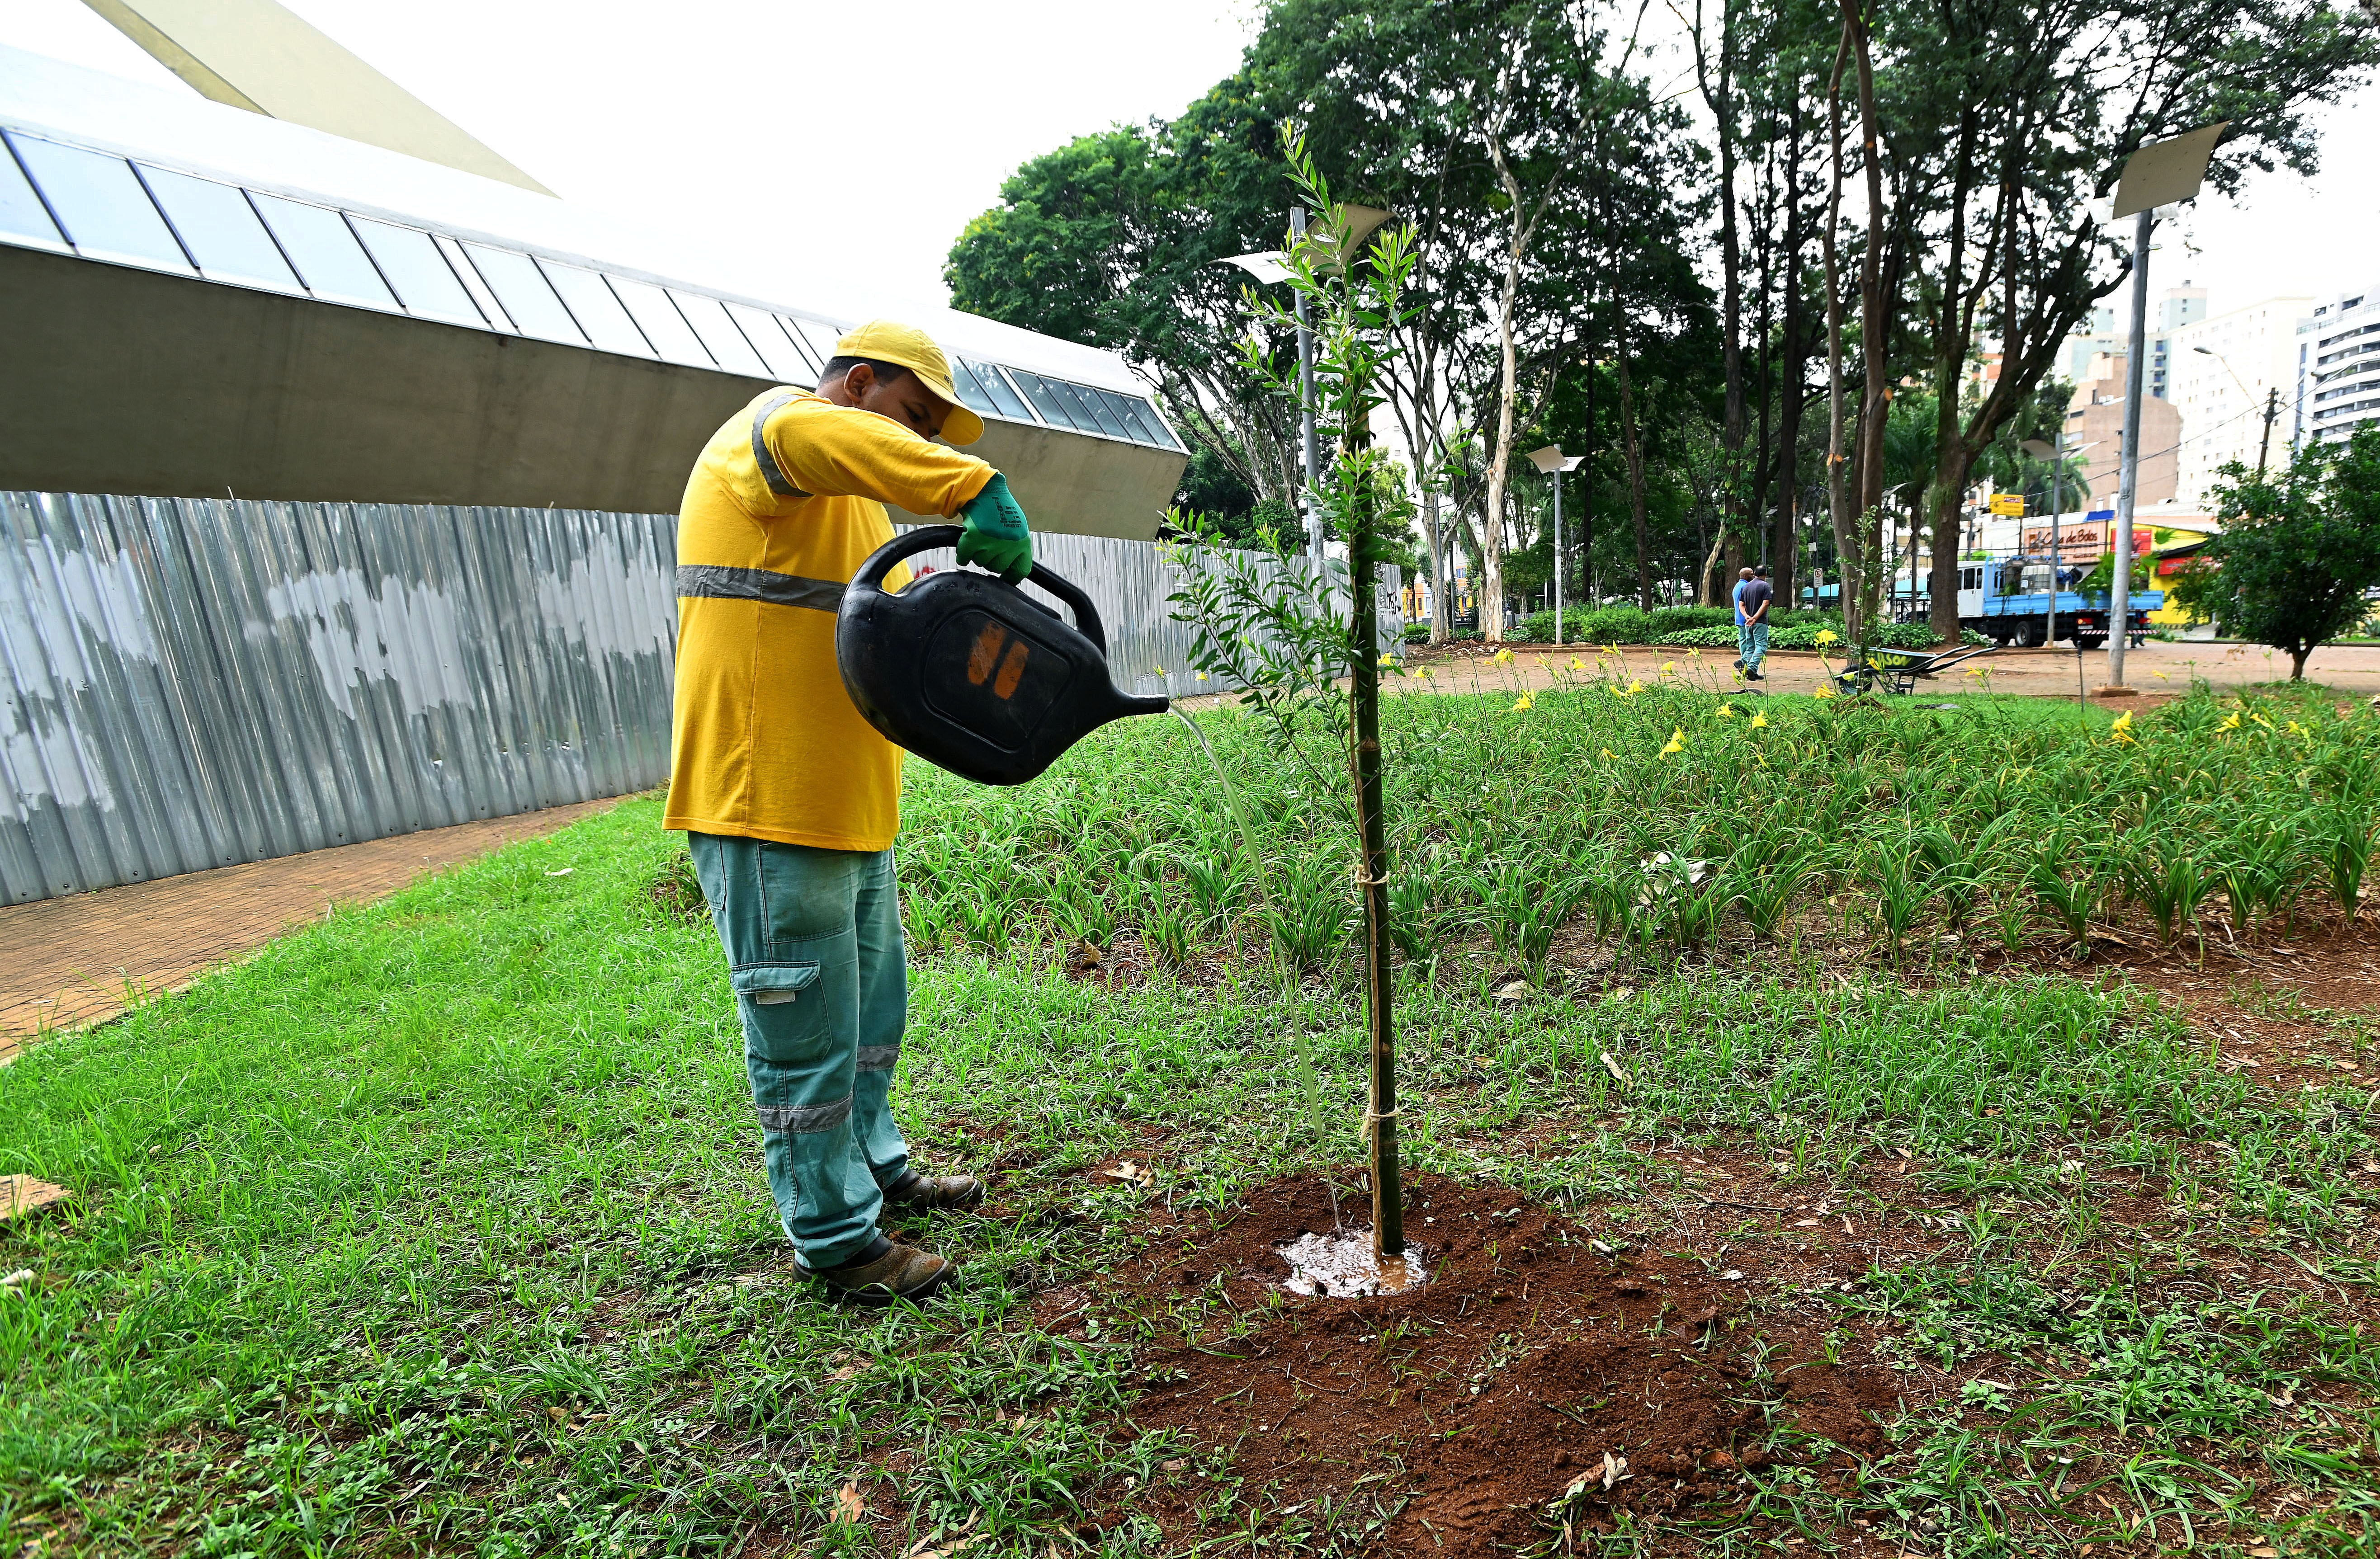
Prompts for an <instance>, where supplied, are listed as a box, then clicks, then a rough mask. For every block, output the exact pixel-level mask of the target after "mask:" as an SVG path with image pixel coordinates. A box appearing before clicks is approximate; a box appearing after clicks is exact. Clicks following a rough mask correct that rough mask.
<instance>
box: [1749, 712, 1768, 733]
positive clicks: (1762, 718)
mask: <svg viewBox="0 0 2380 1559" xmlns="http://www.w3.org/2000/svg"><path fill="white" fill-rule="evenodd" d="M1752 729H1753V730H1755V731H1766V730H1767V729H1768V717H1767V715H1755V716H1753V717H1752Z"/></svg>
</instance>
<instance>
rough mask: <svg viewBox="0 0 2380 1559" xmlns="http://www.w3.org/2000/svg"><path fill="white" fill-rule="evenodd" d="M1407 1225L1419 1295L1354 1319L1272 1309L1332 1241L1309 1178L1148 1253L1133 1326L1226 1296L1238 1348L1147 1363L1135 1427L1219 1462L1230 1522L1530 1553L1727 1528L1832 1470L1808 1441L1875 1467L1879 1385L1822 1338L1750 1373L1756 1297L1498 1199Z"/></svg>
mask: <svg viewBox="0 0 2380 1559" xmlns="http://www.w3.org/2000/svg"><path fill="white" fill-rule="evenodd" d="M1406 1207H1407V1233H1408V1236H1409V1238H1410V1239H1413V1240H1415V1242H1417V1243H1419V1244H1421V1245H1422V1246H1423V1248H1424V1261H1425V1263H1426V1269H1427V1273H1428V1275H1429V1280H1428V1282H1427V1285H1426V1286H1425V1287H1419V1288H1415V1289H1411V1290H1408V1291H1406V1292H1403V1293H1395V1294H1387V1295H1381V1296H1377V1297H1369V1298H1363V1299H1327V1298H1318V1299H1304V1298H1298V1297H1295V1296H1292V1295H1289V1294H1287V1293H1285V1292H1283V1291H1282V1290H1281V1287H1280V1286H1281V1281H1282V1279H1284V1278H1285V1277H1286V1276H1287V1275H1288V1269H1287V1266H1286V1264H1285V1263H1284V1262H1283V1261H1282V1259H1281V1254H1280V1251H1279V1250H1278V1247H1279V1246H1280V1245H1281V1244H1282V1243H1284V1242H1286V1241H1288V1240H1291V1239H1295V1238H1296V1237H1297V1236H1298V1235H1300V1234H1302V1233H1307V1232H1314V1233H1327V1232H1329V1231H1330V1230H1331V1228H1332V1227H1334V1226H1333V1221H1332V1212H1331V1207H1330V1200H1329V1195H1328V1193H1327V1192H1326V1191H1325V1190H1324V1189H1323V1187H1322V1186H1321V1185H1319V1184H1318V1183H1317V1182H1316V1181H1315V1180H1314V1179H1312V1178H1299V1179H1293V1180H1282V1181H1276V1182H1273V1183H1271V1184H1269V1185H1265V1186H1261V1187H1258V1188H1257V1190H1254V1191H1252V1192H1251V1193H1250V1194H1249V1195H1248V1196H1247V1197H1246V1199H1245V1201H1244V1202H1242V1203H1241V1204H1240V1207H1239V1208H1238V1209H1237V1210H1236V1211H1235V1212H1234V1214H1233V1215H1232V1216H1231V1217H1230V1218H1228V1219H1227V1220H1224V1221H1221V1222H1220V1223H1215V1224H1208V1222H1207V1221H1206V1220H1205V1219H1204V1218H1203V1217H1198V1218H1184V1219H1183V1220H1182V1221H1181V1222H1180V1223H1179V1224H1178V1225H1176V1226H1172V1227H1162V1228H1160V1229H1159V1230H1157V1231H1154V1232H1155V1235H1156V1238H1154V1239H1151V1241H1150V1248H1151V1249H1152V1250H1156V1251H1164V1252H1165V1254H1162V1255H1160V1256H1157V1257H1154V1258H1152V1259H1151V1262H1150V1264H1149V1265H1147V1267H1146V1268H1145V1269H1144V1270H1142V1271H1140V1272H1138V1273H1136V1274H1132V1275H1128V1276H1127V1277H1126V1282H1127V1284H1128V1287H1127V1288H1126V1291H1125V1293H1124V1294H1123V1302H1124V1303H1125V1304H1126V1305H1127V1306H1131V1307H1136V1308H1140V1309H1142V1310H1143V1311H1144V1313H1147V1314H1148V1315H1149V1316H1150V1318H1151V1319H1152V1320H1159V1319H1160V1315H1161V1311H1162V1309H1163V1308H1164V1306H1165V1305H1166V1303H1167V1301H1169V1300H1175V1301H1178V1299H1180V1298H1181V1297H1182V1296H1184V1295H1186V1294H1188V1293H1190V1292H1192V1291H1195V1290H1197V1289H1200V1288H1203V1287H1206V1286H1208V1285H1209V1284H1214V1283H1219V1282H1220V1285H1221V1287H1222V1290H1223V1292H1224V1294H1225V1295H1226V1297H1227V1298H1228V1299H1230V1300H1231V1302H1232V1304H1233V1308H1234V1309H1235V1310H1236V1311H1238V1312H1239V1319H1240V1322H1241V1323H1243V1324H1244V1325H1245V1334H1244V1335H1236V1336H1234V1335H1232V1334H1233V1332H1234V1331H1240V1330H1242V1326H1239V1325H1234V1324H1233V1323H1232V1321H1231V1318H1229V1317H1224V1318H1222V1320H1221V1323H1220V1324H1219V1325H1217V1326H1216V1327H1215V1328H1214V1329H1213V1330H1212V1332H1211V1333H1210V1334H1209V1335H1206V1336H1202V1337H1200V1338H1199V1339H1197V1340H1196V1341H1195V1342H1194V1343H1192V1344H1191V1345H1190V1346H1187V1347H1179V1348H1172V1349H1170V1350H1161V1351H1153V1352H1150V1353H1146V1354H1144V1356H1143V1359H1144V1362H1145V1364H1146V1366H1147V1372H1148V1378H1149V1379H1150V1380H1151V1381H1153V1382H1155V1383H1158V1384H1154V1385H1153V1386H1152V1388H1151V1389H1150V1390H1148V1391H1147V1394H1146V1395H1145V1396H1143V1397H1142V1398H1141V1399H1140V1401H1139V1403H1138V1404H1137V1405H1136V1406H1135V1408H1134V1410H1133V1412H1132V1415H1131V1416H1132V1419H1133V1421H1134V1423H1135V1426H1136V1427H1137V1428H1139V1429H1141V1430H1143V1431H1148V1430H1159V1429H1172V1430H1178V1431H1181V1432H1184V1433H1185V1434H1187V1435H1189V1436H1190V1437H1192V1438H1194V1439H1195V1440H1196V1441H1197V1442H1199V1443H1200V1444H1203V1445H1205V1446H1207V1447H1208V1448H1209V1449H1211V1450H1215V1451H1223V1452H1228V1453H1229V1457H1230V1468H1229V1476H1231V1477H1232V1478H1233V1479H1235V1480H1238V1482H1239V1486H1240V1490H1241V1497H1242V1498H1243V1499H1250V1500H1253V1501H1254V1502H1255V1503H1257V1504H1258V1505H1270V1506H1271V1507H1272V1508H1273V1509H1274V1510H1275V1511H1277V1512H1278V1513H1279V1516H1280V1517H1283V1518H1286V1517H1290V1516H1291V1515H1292V1514H1293V1512H1296V1511H1300V1510H1304V1511H1306V1512H1308V1513H1309V1514H1308V1517H1307V1519H1309V1520H1315V1521H1319V1520H1321V1519H1324V1518H1325V1517H1328V1515H1329V1513H1330V1512H1332V1511H1334V1510H1335V1511H1337V1512H1339V1513H1341V1517H1340V1519H1341V1520H1346V1521H1351V1522H1352V1526H1351V1527H1342V1528H1341V1529H1342V1531H1345V1532H1348V1534H1349V1535H1351V1536H1352V1535H1353V1533H1354V1532H1356V1531H1361V1530H1363V1529H1365V1528H1371V1529H1373V1531H1372V1532H1371V1535H1370V1536H1369V1538H1368V1540H1367V1541H1365V1542H1364V1544H1363V1546H1364V1548H1365V1550H1366V1551H1367V1552H1377V1553H1445V1554H1449V1555H1463V1554H1483V1555H1484V1554H1492V1553H1509V1552H1511V1551H1512V1550H1513V1549H1514V1548H1517V1547H1521V1546H1524V1545H1527V1544H1532V1543H1536V1544H1542V1543H1544V1542H1545V1541H1547V1540H1548V1538H1559V1537H1560V1535H1561V1531H1562V1528H1563V1527H1564V1525H1565V1524H1567V1525H1568V1526H1569V1527H1570V1528H1571V1529H1572V1531H1573V1537H1576V1538H1583V1537H1584V1535H1585V1533H1586V1532H1587V1531H1589V1530H1609V1529H1611V1528H1612V1527H1613V1526H1614V1525H1615V1524H1616V1522H1617V1519H1618V1518H1619V1517H1620V1516H1621V1513H1628V1514H1630V1515H1632V1516H1633V1518H1634V1520H1635V1521H1636V1523H1637V1524H1638V1525H1639V1526H1640V1527H1641V1526H1642V1525H1643V1524H1645V1523H1646V1522H1647V1521H1658V1520H1660V1519H1661V1518H1663V1517H1670V1516H1672V1515H1675V1514H1678V1513H1682V1512H1684V1511H1687V1510H1689V1509H1692V1508H1694V1507H1696V1506H1706V1507H1717V1508H1727V1507H1733V1506H1736V1505H1738V1504H1739V1503H1740V1502H1741V1501H1742V1500H1743V1498H1744V1497H1745V1495H1746V1493H1747V1492H1748V1491H1747V1488H1746V1480H1745V1478H1744V1473H1745V1472H1746V1470H1748V1469H1749V1470H1757V1469H1759V1468H1764V1467H1766V1466H1767V1465H1768V1464H1770V1463H1771V1462H1772V1461H1775V1460H1777V1459H1779V1458H1780V1456H1817V1457H1819V1458H1821V1459H1823V1458H1824V1457H1825V1456H1827V1455H1828V1454H1829V1453H1830V1452H1831V1450H1832V1447H1831V1446H1827V1447H1817V1448H1814V1449H1813V1450H1811V1451H1807V1452H1789V1451H1787V1450H1785V1449H1784V1448H1783V1447H1785V1446H1788V1445H1791V1446H1803V1445H1806V1444H1808V1442H1807V1440H1806V1439H1805V1438H1804V1437H1812V1436H1815V1437H1816V1438H1818V1439H1820V1440H1824V1441H1828V1442H1831V1443H1833V1445H1840V1446H1847V1447H1853V1448H1858V1449H1866V1448H1869V1447H1872V1446H1874V1445H1876V1444H1877V1443H1878V1439H1879V1437H1878V1434H1877V1431H1876V1427H1875V1423H1874V1421H1873V1420H1872V1416H1871V1415H1873V1414H1875V1413H1879V1412H1882V1413H1889V1412H1890V1411H1891V1410H1892V1408H1893V1404H1894V1393H1893V1388H1892V1383H1891V1381H1890V1378H1889V1377H1888V1376H1886V1375H1885V1374H1884V1373H1883V1372H1880V1371H1876V1370H1874V1369H1861V1368H1853V1367H1841V1368H1839V1367H1837V1366H1834V1365H1831V1364H1828V1363H1825V1362H1823V1361H1819V1360H1815V1359H1814V1357H1813V1356H1814V1355H1815V1353H1816V1352H1817V1344H1818V1339H1817V1337H1816V1336H1815V1335H1799V1334H1798V1333H1795V1332H1791V1331H1789V1332H1786V1333H1783V1334H1779V1333H1777V1332H1770V1333H1767V1335H1763V1336H1760V1337H1759V1341H1760V1342H1761V1344H1762V1345H1763V1346H1764V1347H1765V1348H1767V1352H1766V1355H1765V1357H1761V1356H1760V1355H1759V1354H1758V1352H1757V1350H1756V1349H1755V1348H1754V1346H1753V1345H1754V1342H1755V1334H1756V1332H1757V1330H1758V1329H1757V1328H1756V1327H1755V1325H1753V1324H1752V1319H1753V1318H1752V1317H1751V1316H1750V1315H1749V1314H1748V1312H1747V1301H1749V1300H1752V1299H1753V1297H1754V1295H1755V1293H1756V1291H1757V1287H1758V1284H1757V1278H1756V1275H1747V1274H1745V1273H1743V1272H1740V1271H1736V1270H1734V1269H1722V1270H1720V1271H1718V1272H1713V1271H1710V1270H1708V1269H1707V1268H1706V1267H1705V1266H1703V1265H1702V1264H1700V1263H1694V1262H1691V1261H1686V1260H1682V1259H1677V1258H1672V1257H1663V1256H1655V1255H1651V1254H1638V1253H1633V1252H1621V1253H1618V1254H1609V1253H1606V1252H1605V1251H1602V1250H1599V1249H1598V1248H1597V1246H1596V1245H1595V1244H1594V1243H1593V1242H1592V1241H1591V1240H1590V1239H1589V1238H1588V1237H1587V1236H1586V1235H1585V1233H1584V1232H1582V1231H1581V1230H1579V1229H1578V1228H1576V1227H1573V1226H1572V1225H1570V1224H1569V1223H1567V1222H1565V1221H1564V1220H1562V1219H1561V1218H1560V1217H1558V1216H1556V1215H1551V1214H1549V1213H1548V1212H1546V1211H1545V1210H1543V1209H1541V1208H1538V1207H1536V1206H1533V1205H1530V1204H1529V1203H1527V1202H1524V1200H1523V1199H1522V1198H1521V1196H1520V1195H1519V1194H1518V1193H1517V1192H1514V1191H1512V1190H1505V1189H1501V1188H1493V1187H1490V1188H1477V1187H1468V1186H1463V1185H1461V1184H1458V1183H1457V1182H1454V1181H1451V1180H1448V1179H1444V1178H1439V1177H1436V1176H1416V1177H1415V1178H1414V1180H1413V1181H1412V1182H1411V1183H1410V1184H1409V1185H1408V1187H1407V1197H1406ZM1342 1211H1343V1212H1345V1213H1346V1214H1347V1215H1350V1216H1351V1217H1355V1218H1360V1217H1362V1216H1363V1215H1365V1214H1366V1206H1365V1204H1364V1203H1363V1202H1361V1201H1360V1200H1357V1201H1354V1202H1349V1203H1347V1204H1345V1205H1344V1206H1343V1208H1342ZM1802 1330H1803V1331H1810V1330H1813V1329H1812V1328H1809V1327H1806V1326H1805V1327H1803V1329H1802ZM1789 1366H1790V1367H1791V1368H1789ZM1780 1432H1781V1433H1780ZM1836 1465H1837V1466H1838V1467H1843V1466H1848V1457H1842V1456H1837V1458H1836ZM1167 1473H1168V1474H1169V1476H1167V1477H1166V1478H1164V1479H1162V1480H1160V1481H1159V1482H1158V1483H1156V1484H1155V1485H1153V1486H1152V1487H1150V1488H1149V1489H1147V1491H1145V1492H1143V1493H1141V1495H1140V1496H1139V1497H1138V1498H1137V1499H1136V1500H1135V1501H1134V1506H1135V1509H1136V1510H1137V1511H1138V1512H1139V1513H1140V1514H1142V1515H1144V1516H1147V1517H1153V1518H1155V1519H1157V1520H1158V1521H1159V1522H1160V1525H1162V1526H1164V1527H1165V1528H1166V1529H1167V1533H1168V1536H1169V1538H1186V1537H1188V1536H1189V1535H1190V1532H1191V1530H1192V1529H1193V1528H1194V1527H1195V1525H1196V1520H1197V1516H1196V1512H1197V1509H1198V1507H1199V1506H1200V1505H1202V1504H1205V1503H1207V1502H1208V1501H1210V1500H1211V1499H1213V1498H1214V1496H1215V1494H1216V1493H1218V1490H1217V1489H1216V1488H1215V1487H1214V1486H1212V1485H1210V1484H1209V1483H1208V1481H1207V1480H1206V1479H1205V1478H1203V1477H1202V1476H1201V1475H1200V1474H1199V1473H1198V1472H1197V1471H1196V1470H1194V1469H1193V1461H1192V1459H1191V1458H1183V1459H1181V1460H1179V1461H1176V1462H1169V1463H1168V1464H1167ZM1259 1491H1269V1493H1263V1494H1261V1495H1260V1494H1259ZM1332 1524H1333V1525H1334V1526H1336V1525H1338V1522H1336V1521H1334V1522H1333V1523H1332Z"/></svg>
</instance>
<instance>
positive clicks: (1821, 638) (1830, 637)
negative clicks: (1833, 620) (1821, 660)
mask: <svg viewBox="0 0 2380 1559" xmlns="http://www.w3.org/2000/svg"><path fill="white" fill-rule="evenodd" d="M1818 642H1819V643H1820V644H1840V643H1842V640H1841V639H1840V637H1839V636H1837V634H1836V633H1835V631H1834V630H1833V629H1832V628H1821V629H1819V630H1818Z"/></svg>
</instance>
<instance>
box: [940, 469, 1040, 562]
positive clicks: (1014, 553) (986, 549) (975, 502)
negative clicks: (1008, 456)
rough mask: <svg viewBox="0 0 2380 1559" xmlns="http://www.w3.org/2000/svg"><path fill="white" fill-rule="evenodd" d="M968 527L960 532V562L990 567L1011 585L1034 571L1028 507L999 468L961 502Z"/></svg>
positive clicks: (960, 511) (961, 508) (962, 513)
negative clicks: (1019, 500) (1020, 504)
mask: <svg viewBox="0 0 2380 1559" xmlns="http://www.w3.org/2000/svg"><path fill="white" fill-rule="evenodd" d="M959 514H960V517H961V518H962V519H963V520H964V521H965V528H964V529H963V530H962V531H960V533H959V548H958V551H959V562H963V563H974V564H975V565H977V567H978V568H988V569H990V570H991V572H992V573H994V574H998V575H1000V576H1001V577H1002V579H1005V580H1007V581H1008V582H1009V583H1010V584H1011V585H1014V584H1015V583H1016V582H1017V581H1018V580H1020V579H1022V578H1024V577H1025V576H1026V574H1030V573H1032V572H1033V534H1032V532H1031V531H1029V530H1027V529H1026V526H1025V511H1024V510H1022V509H1020V508H1018V507H1017V506H1016V499H1015V496H1014V494H1012V493H1011V492H1010V491H1009V490H1008V478H1007V477H1003V476H1002V475H1001V474H1000V473H999V472H997V471H995V472H993V473H992V476H991V480H990V481H988V482H986V483H984V484H983V490H982V491H981V492H979V493H977V494H976V495H975V496H974V497H973V498H970V499H968V500H967V501H966V502H965V503H964V504H962V505H960V506H959Z"/></svg>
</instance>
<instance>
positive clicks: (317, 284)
mask: <svg viewBox="0 0 2380 1559" xmlns="http://www.w3.org/2000/svg"><path fill="white" fill-rule="evenodd" d="M253 199H255V201H256V209H257V211H258V212H259V213H260V214H261V215H262V217H263V218H264V224H265V225H266V226H267V227H270V228H272V229H273V236H274V237H276V238H278V239H280V240H281V248H282V251H283V252H284V253H285V254H287V255H288V257H289V259H290V260H291V261H292V262H293V263H294V264H296V266H297V279H298V280H299V281H301V282H303V283H305V284H306V287H307V290H308V291H310V292H311V293H312V294H313V295H314V296H316V297H320V298H327V299H329V300H330V301H332V302H334V303H360V304H363V305H365V306H366V307H368V308H395V307H396V298H395V296H394V295H393V294H391V293H390V292H389V290H388V284H387V283H386V282H383V281H382V280H381V277H380V272H379V271H378V270H377V269H375V268H374V267H373V265H372V262H371V258H370V256H369V255H367V254H365V253H364V247H363V246H362V245H361V244H359V243H358V242H356V236H355V234H354V232H353V231H351V230H350V229H349V228H348V226H347V219H346V218H345V217H343V216H341V215H340V214H339V213H338V212H336V211H326V210H324V209H323V208H322V207H321V206H310V205H307V204H306V203H305V202H304V201H302V200H285V199H282V198H281V197H280V196H278V195H257V196H255V197H253Z"/></svg>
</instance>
